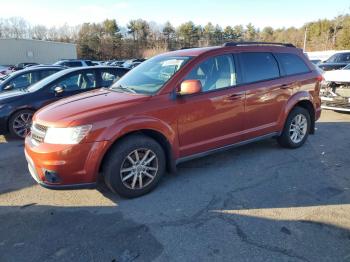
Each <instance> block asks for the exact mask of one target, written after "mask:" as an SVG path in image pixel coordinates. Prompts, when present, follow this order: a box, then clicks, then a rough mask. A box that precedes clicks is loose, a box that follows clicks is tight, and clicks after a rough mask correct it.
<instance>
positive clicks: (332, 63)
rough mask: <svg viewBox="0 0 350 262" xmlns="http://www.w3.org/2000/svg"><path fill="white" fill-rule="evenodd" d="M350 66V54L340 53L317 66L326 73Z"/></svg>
mask: <svg viewBox="0 0 350 262" xmlns="http://www.w3.org/2000/svg"><path fill="white" fill-rule="evenodd" d="M348 64H350V52H338V53H335V54H334V55H332V56H331V57H330V58H328V59H327V60H326V61H324V62H323V63H319V64H318V65H317V66H318V67H320V68H321V69H322V70H324V71H331V70H338V69H342V68H344V67H345V66H347V65H348Z"/></svg>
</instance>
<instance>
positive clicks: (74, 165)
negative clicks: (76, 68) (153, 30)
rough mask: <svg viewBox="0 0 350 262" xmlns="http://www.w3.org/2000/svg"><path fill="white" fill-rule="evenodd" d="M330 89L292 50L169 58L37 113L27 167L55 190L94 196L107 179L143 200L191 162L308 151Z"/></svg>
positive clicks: (265, 47)
mask: <svg viewBox="0 0 350 262" xmlns="http://www.w3.org/2000/svg"><path fill="white" fill-rule="evenodd" d="M321 80H322V76H321V75H320V74H319V72H318V71H317V70H316V69H315V67H314V65H313V64H311V62H310V61H309V60H308V59H307V58H306V57H305V55H304V54H303V52H302V50H301V49H298V48H295V47H294V46H293V45H291V44H279V43H244V42H243V43H227V44H225V45H224V46H222V47H208V48H195V49H187V50H179V51H175V52H170V53H165V54H162V55H159V56H156V57H153V58H151V59H149V60H147V61H145V62H143V63H142V64H140V65H139V66H137V67H136V68H134V69H133V70H131V71H130V72H129V73H127V74H126V75H125V76H124V77H122V78H121V79H120V80H118V81H117V82H116V83H114V84H113V85H112V87H111V88H109V89H99V90H95V91H91V92H87V93H84V94H81V95H77V96H73V97H69V98H67V99H64V100H61V101H57V102H55V103H53V104H51V105H48V106H47V107H45V108H43V109H41V110H40V111H38V112H37V113H36V114H35V115H34V118H33V126H32V130H31V135H29V136H27V137H26V141H25V154H26V158H27V161H28V167H29V170H30V173H31V174H32V176H33V178H34V179H35V180H36V181H37V182H38V183H39V184H41V185H43V186H45V187H48V188H66V189H67V188H77V187H92V186H96V183H97V181H100V178H101V179H104V181H105V183H106V185H107V186H108V187H109V188H110V189H111V190H112V191H113V192H117V193H119V194H120V195H123V196H126V197H137V196H140V195H143V194H146V193H148V192H150V191H151V190H152V189H154V188H155V186H156V185H157V184H158V182H159V181H160V179H161V177H162V175H163V174H164V173H165V170H166V168H167V169H168V170H169V171H174V170H175V166H176V164H177V163H180V162H183V161H186V160H190V159H193V158H196V157H202V156H205V155H208V154H210V153H214V152H217V151H219V150H223V149H227V148H230V147H233V146H238V145H242V144H246V143H249V142H253V141H257V140H260V139H266V138H271V137H274V138H277V140H278V142H279V143H280V144H281V145H282V146H284V147H287V148H298V147H300V146H302V145H303V144H304V143H305V141H306V139H307V137H308V134H309V133H311V134H313V133H314V131H315V121H316V120H317V119H318V118H319V117H320V114H321V107H320V106H321V101H320V97H319V90H320V81H321ZM271 163H273V159H271Z"/></svg>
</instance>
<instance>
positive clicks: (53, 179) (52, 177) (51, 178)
mask: <svg viewBox="0 0 350 262" xmlns="http://www.w3.org/2000/svg"><path fill="white" fill-rule="evenodd" d="M43 172H44V176H45V180H46V181H47V182H49V183H50V184H59V183H61V178H60V177H59V175H58V174H57V173H56V172H55V171H50V170H46V169H43Z"/></svg>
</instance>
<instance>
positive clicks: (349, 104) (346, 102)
mask: <svg viewBox="0 0 350 262" xmlns="http://www.w3.org/2000/svg"><path fill="white" fill-rule="evenodd" d="M323 77H324V81H323V82H322V85H321V101H322V108H325V109H331V110H336V111H343V112H350V64H349V65H347V66H346V67H344V68H343V69H341V70H334V71H327V72H325V73H324V75H323Z"/></svg>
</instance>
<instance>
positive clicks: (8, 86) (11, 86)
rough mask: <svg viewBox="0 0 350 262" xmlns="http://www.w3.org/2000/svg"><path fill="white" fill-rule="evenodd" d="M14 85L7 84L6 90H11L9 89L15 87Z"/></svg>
mask: <svg viewBox="0 0 350 262" xmlns="http://www.w3.org/2000/svg"><path fill="white" fill-rule="evenodd" d="M14 87H15V86H14V84H10V85H7V86H5V87H4V90H6V91H9V90H11V89H13V88H14Z"/></svg>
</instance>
